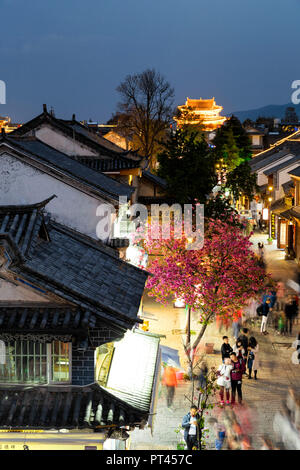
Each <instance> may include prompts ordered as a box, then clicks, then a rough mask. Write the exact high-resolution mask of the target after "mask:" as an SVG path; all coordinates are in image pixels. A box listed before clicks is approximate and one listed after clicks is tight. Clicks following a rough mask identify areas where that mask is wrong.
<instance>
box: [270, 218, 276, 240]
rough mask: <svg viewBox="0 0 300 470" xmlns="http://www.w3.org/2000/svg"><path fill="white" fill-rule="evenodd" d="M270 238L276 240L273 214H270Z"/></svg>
mask: <svg viewBox="0 0 300 470" xmlns="http://www.w3.org/2000/svg"><path fill="white" fill-rule="evenodd" d="M271 238H273V240H274V239H275V238H276V225H275V214H273V213H272V214H271Z"/></svg>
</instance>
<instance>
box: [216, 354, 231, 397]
mask: <svg viewBox="0 0 300 470" xmlns="http://www.w3.org/2000/svg"><path fill="white" fill-rule="evenodd" d="M232 368H233V366H232V364H231V359H230V358H229V357H226V358H225V360H224V364H222V365H221V366H220V367H219V368H218V372H217V374H218V379H217V384H218V385H219V387H220V399H221V405H224V390H225V391H226V402H227V404H229V403H230V401H229V391H230V388H231V377H230V372H231V371H232Z"/></svg>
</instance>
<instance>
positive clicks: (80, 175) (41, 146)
mask: <svg viewBox="0 0 300 470" xmlns="http://www.w3.org/2000/svg"><path fill="white" fill-rule="evenodd" d="M5 143H7V144H8V145H9V146H10V147H13V148H14V149H17V150H21V151H22V152H25V153H26V156H27V157H29V158H31V159H33V160H34V161H37V162H39V163H41V164H43V163H44V164H46V165H47V167H49V166H50V167H51V168H53V169H56V170H59V171H60V172H63V173H64V174H65V175H66V176H68V177H70V178H71V179H73V180H75V181H76V182H78V183H79V184H84V185H85V186H87V187H89V188H90V189H91V190H93V191H96V192H97V193H98V194H99V195H100V196H101V197H103V198H105V199H108V198H109V199H113V200H118V199H119V196H126V197H127V198H130V196H131V194H132V192H133V188H131V187H130V186H129V185H126V184H123V183H120V182H118V181H116V180H115V179H113V178H110V177H109V176H106V175H103V174H102V173H100V172H97V171H93V170H92V169H90V168H88V167H87V166H86V165H83V164H81V163H80V162H78V161H76V160H74V159H73V158H71V157H69V156H68V155H65V154H64V153H62V152H59V151H58V150H56V149H54V148H52V147H50V146H49V145H47V144H45V143H44V142H41V141H40V140H39V139H36V138H32V137H31V138H21V139H20V138H13V137H11V134H10V135H9V136H6V137H5V138H3V137H2V138H1V139H0V145H1V144H2V145H5Z"/></svg>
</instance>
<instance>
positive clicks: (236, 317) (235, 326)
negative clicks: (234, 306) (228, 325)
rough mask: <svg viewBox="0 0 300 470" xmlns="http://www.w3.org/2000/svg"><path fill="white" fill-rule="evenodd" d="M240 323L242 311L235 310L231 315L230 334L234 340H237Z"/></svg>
mask: <svg viewBox="0 0 300 470" xmlns="http://www.w3.org/2000/svg"><path fill="white" fill-rule="evenodd" d="M241 323H242V311H241V310H237V311H236V312H234V313H233V315H232V334H233V336H234V338H235V340H237V339H238V336H239V333H240V329H241Z"/></svg>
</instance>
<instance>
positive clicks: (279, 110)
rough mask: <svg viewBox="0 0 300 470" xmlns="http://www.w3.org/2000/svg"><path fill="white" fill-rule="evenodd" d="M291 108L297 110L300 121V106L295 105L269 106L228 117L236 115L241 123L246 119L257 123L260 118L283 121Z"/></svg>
mask: <svg viewBox="0 0 300 470" xmlns="http://www.w3.org/2000/svg"><path fill="white" fill-rule="evenodd" d="M289 106H292V107H293V108H295V111H296V113H297V115H298V117H299V119H300V104H298V105H295V104H292V103H289V104H270V105H268V106H263V107H262V108H258V109H249V110H248V111H235V112H233V113H230V114H228V116H230V115H231V114H234V115H235V116H236V117H238V118H239V120H240V121H241V122H244V121H245V119H251V120H252V121H256V119H257V118H258V117H260V116H263V117H274V118H279V119H282V118H283V117H284V115H285V110H286V108H288V107H289Z"/></svg>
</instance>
